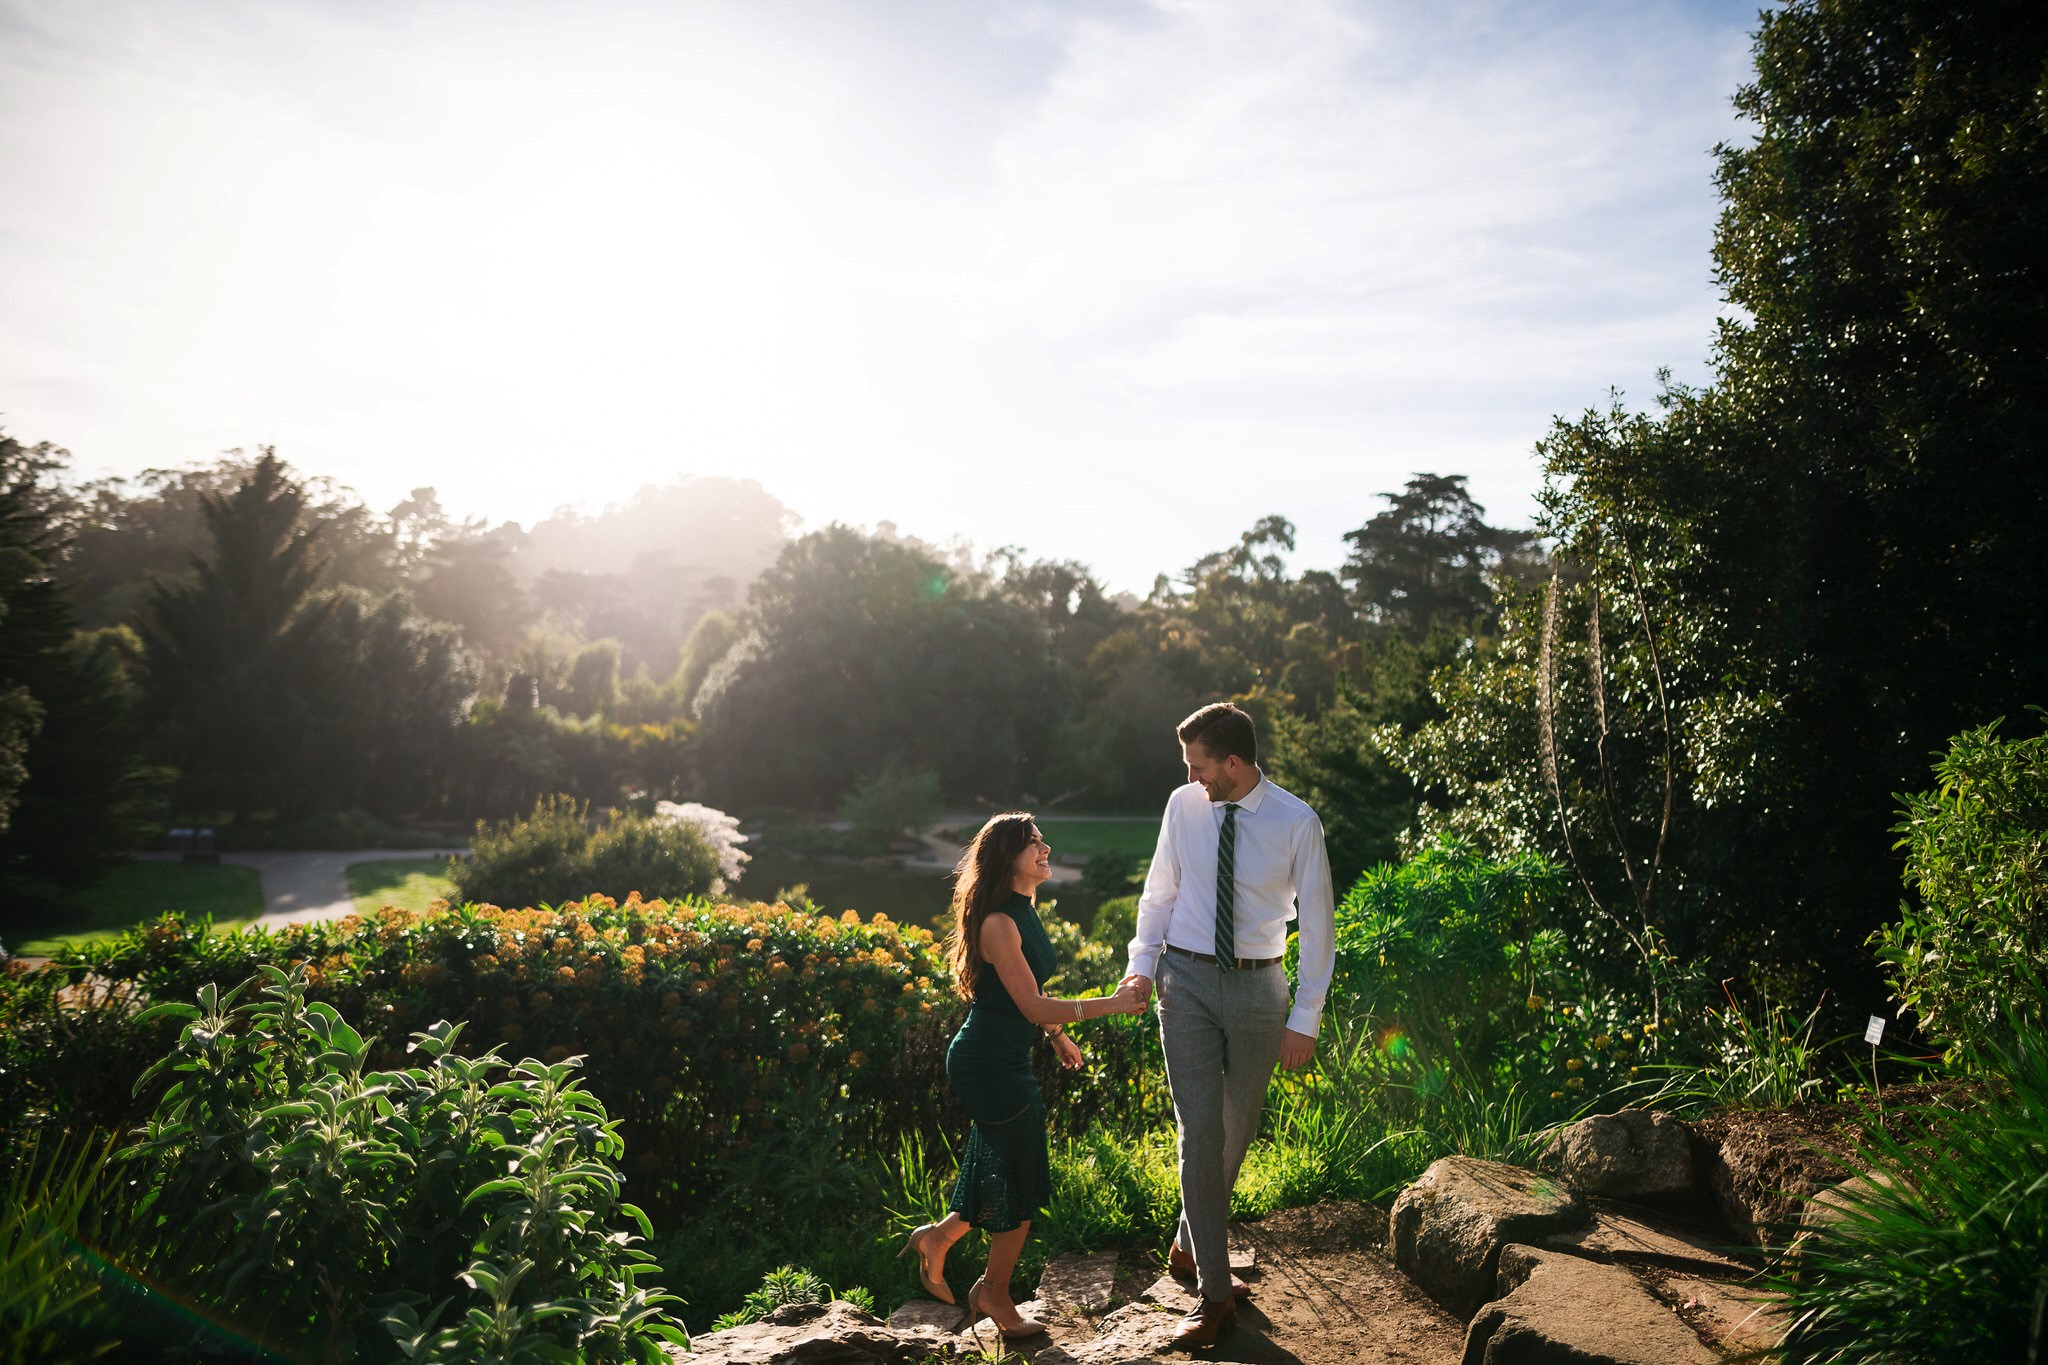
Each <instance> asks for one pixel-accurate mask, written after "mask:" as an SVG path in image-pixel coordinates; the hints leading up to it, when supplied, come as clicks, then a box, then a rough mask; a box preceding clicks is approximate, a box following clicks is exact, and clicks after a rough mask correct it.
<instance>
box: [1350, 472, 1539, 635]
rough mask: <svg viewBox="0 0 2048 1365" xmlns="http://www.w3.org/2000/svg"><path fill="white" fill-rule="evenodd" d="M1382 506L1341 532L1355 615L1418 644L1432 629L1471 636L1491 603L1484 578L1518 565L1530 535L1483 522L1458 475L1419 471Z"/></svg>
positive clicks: (1527, 550)
mask: <svg viewBox="0 0 2048 1365" xmlns="http://www.w3.org/2000/svg"><path fill="white" fill-rule="evenodd" d="M1383 496H1385V498H1386V500H1387V504H1388V505H1387V509H1386V510H1385V511H1383V512H1381V513H1379V514H1378V515H1377V516H1374V517H1373V518H1372V519H1370V520H1369V521H1367V522H1366V523H1365V525H1363V526H1361V527H1359V528H1358V529H1357V530H1355V531H1347V532H1345V535H1344V539H1345V540H1346V541H1348V542H1349V543H1350V545H1351V556H1350V558H1349V559H1347V560H1345V562H1344V567H1343V569H1342V570H1340V571H1339V572H1340V575H1341V576H1342V577H1343V579H1344V580H1345V581H1346V582H1347V583H1349V584H1350V585H1351V592H1352V596H1353V599H1354V601H1355V602H1356V603H1357V605H1358V610H1359V619H1360V621H1361V623H1363V624H1364V625H1366V626H1368V627H1372V628H1379V629H1387V630H1394V631H1399V632H1400V633H1401V634H1403V635H1405V636H1406V637H1407V638H1408V639H1410V640H1413V641H1418V642H1419V641H1421V640H1422V639H1424V638H1425V637H1426V636H1428V635H1429V633H1430V632H1431V631H1432V630H1440V629H1448V630H1452V631H1455V632H1457V633H1459V634H1467V633H1477V632H1478V630H1479V629H1480V628H1481V627H1482V626H1483V625H1484V624H1485V623H1486V621H1487V618H1488V616H1489V615H1490V613H1491V611H1492V607H1493V588H1492V586H1491V584H1490V583H1489V582H1488V578H1489V576H1490V575H1493V574H1496V573H1498V572H1501V571H1502V570H1504V569H1505V570H1509V571H1512V570H1514V569H1515V568H1518V567H1523V566H1522V565H1521V564H1520V563H1519V561H1522V560H1526V559H1527V558H1529V557H1531V556H1532V554H1533V551H1534V548H1535V544H1534V542H1535V537H1534V536H1532V535H1530V534H1528V533H1527V532H1524V531H1503V530H1500V529H1498V528H1496V527H1492V526H1488V525H1487V524H1486V522H1485V520H1484V515H1485V511H1486V509H1485V508H1483V507H1481V506H1480V505H1479V504H1478V503H1475V502H1474V501H1472V495H1471V494H1470V493H1468V492H1467V491H1466V490H1465V476H1464V475H1462V474H1452V475H1448V476H1446V475H1441V474H1418V475H1416V476H1415V477H1414V478H1412V479H1410V480H1409V481H1408V484H1407V486H1406V487H1405V488H1403V489H1402V490H1401V491H1400V492H1399V493H1388V494H1385V495H1383Z"/></svg>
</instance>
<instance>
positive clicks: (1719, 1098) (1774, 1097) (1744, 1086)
mask: <svg viewBox="0 0 2048 1365" xmlns="http://www.w3.org/2000/svg"><path fill="white" fill-rule="evenodd" d="M1709 1015H1710V1017H1711V1019H1712V1031H1711V1033H1710V1034H1709V1036H1708V1037H1707V1039H1706V1040H1705V1042H1706V1047H1705V1052H1706V1057H1705V1060H1704V1061H1702V1062H1701V1063H1700V1064H1698V1065H1697V1066H1693V1067H1685V1068H1679V1069H1678V1070H1677V1071H1676V1072H1675V1074H1674V1082H1673V1089H1674V1092H1675V1095H1674V1097H1675V1098H1678V1099H1682V1100H1687V1101H1691V1102H1695V1103H1698V1102H1704V1103H1706V1104H1707V1105H1709V1106H1711V1107H1714V1108H1726V1107H1734V1108H1739V1109H1789V1108H1792V1107H1794V1106H1797V1105H1802V1104H1808V1103H1811V1102H1812V1101H1813V1100H1815V1099H1817V1098H1818V1097H1819V1096H1820V1094H1821V1092H1822V1091H1823V1090H1824V1089H1825V1088H1826V1087H1827V1085H1828V1079H1829V1078H1828V1075H1827V1072H1826V1069H1825V1068H1824V1067H1823V1065H1822V1054H1823V1052H1824V1051H1825V1050H1827V1049H1828V1048H1830V1047H1831V1046H1834V1045H1836V1044H1839V1043H1841V1042H1844V1041H1846V1039H1829V1040H1825V1041H1823V1042H1820V1043H1816V1042H1815V1041H1814V1032H1815V1030H1816V1029H1817V1028H1818V1027H1819V1025H1820V1016H1821V1007H1820V1006H1819V1005H1815V1006H1814V1007H1813V1009H1812V1011H1811V1012H1810V1013H1808V1014H1807V1015H1806V1017H1805V1018H1803V1019H1800V1018H1797V1017H1796V1016H1794V1015H1793V1013H1792V1011H1791V1010H1789V1009H1787V1008H1785V1007H1784V1006H1783V1005H1780V1004H1778V1003H1777V1002H1776V1001H1774V1000H1771V999H1769V998H1768V997H1766V998H1765V999H1764V1002H1763V1008H1762V1010H1761V1011H1760V1012H1759V1013H1758V1015H1757V1016H1756V1017H1755V1018H1754V1019H1752V1018H1751V1017H1750V1014H1749V1012H1748V1011H1746V1010H1744V1009H1743V1008H1742V1006H1741V1004H1740V1002H1738V1001H1737V1000H1736V999H1735V997H1734V996H1733V995H1730V996H1729V998H1728V1008H1727V1009H1725V1010H1712V1011H1709Z"/></svg>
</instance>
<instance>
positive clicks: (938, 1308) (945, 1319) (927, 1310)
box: [889, 1299, 967, 1332]
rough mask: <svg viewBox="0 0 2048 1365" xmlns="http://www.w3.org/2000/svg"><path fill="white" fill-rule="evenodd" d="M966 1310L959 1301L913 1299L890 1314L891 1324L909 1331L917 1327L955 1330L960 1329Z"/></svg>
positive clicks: (944, 1330) (901, 1330) (940, 1330)
mask: <svg viewBox="0 0 2048 1365" xmlns="http://www.w3.org/2000/svg"><path fill="white" fill-rule="evenodd" d="M966 1311H967V1310H966V1309H965V1308H963V1307H962V1306H961V1305H959V1304H957V1303H940V1302H939V1301H938V1300H937V1299H912V1300H911V1301H910V1302H909V1303H906V1304H904V1305H903V1306H902V1307H901V1308H899V1309H897V1310H896V1311H895V1312H893V1313H891V1314H890V1315H889V1326H890V1327H891V1328H893V1329H894V1330H896V1331H899V1332H907V1331H909V1330H911V1329H912V1328H916V1327H929V1328H932V1329H933V1330H934V1331H939V1332H954V1331H957V1330H958V1329H959V1327H960V1319H961V1318H962V1317H963V1316H964V1315H965V1314H966Z"/></svg>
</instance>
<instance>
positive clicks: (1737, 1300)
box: [1657, 1278, 1792, 1355]
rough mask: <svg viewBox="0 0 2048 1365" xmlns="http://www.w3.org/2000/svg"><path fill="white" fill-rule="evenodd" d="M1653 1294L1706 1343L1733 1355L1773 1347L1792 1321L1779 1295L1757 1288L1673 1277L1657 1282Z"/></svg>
mask: <svg viewBox="0 0 2048 1365" xmlns="http://www.w3.org/2000/svg"><path fill="white" fill-rule="evenodd" d="M1657 1295H1658V1297H1659V1298H1661V1299H1663V1300H1664V1302H1665V1303H1667V1304H1669V1305H1670V1306H1671V1307H1672V1308H1673V1309H1675V1310H1676V1311H1677V1313H1678V1316H1680V1317H1681V1318H1684V1319H1685V1321H1686V1323H1687V1325H1689V1326H1690V1327H1691V1328H1692V1329H1693V1331H1695V1332H1697V1333H1699V1335H1700V1336H1701V1337H1703V1338H1705V1339H1706V1342H1707V1344H1708V1345H1710V1346H1718V1347H1720V1348H1721V1349H1722V1350H1723V1351H1727V1352H1730V1353H1732V1354H1735V1355H1762V1354H1764V1353H1767V1352H1771V1351H1775V1350H1777V1349H1778V1343H1779V1342H1781V1341H1783V1340H1784V1339H1785V1329H1786V1328H1787V1327H1790V1326H1791V1325H1792V1324H1791V1321H1790V1319H1788V1318H1787V1317H1786V1315H1785V1309H1784V1300H1783V1298H1782V1296H1780V1295H1777V1294H1772V1293H1768V1292H1766V1291H1764V1290H1761V1289H1745V1288H1743V1287H1741V1286H1739V1285H1727V1284H1718V1283H1716V1282H1715V1281H1713V1280H1696V1279H1691V1278H1673V1279H1669V1280H1666V1281H1664V1283H1663V1284H1662V1285H1661V1286H1659V1288H1658V1290H1657Z"/></svg>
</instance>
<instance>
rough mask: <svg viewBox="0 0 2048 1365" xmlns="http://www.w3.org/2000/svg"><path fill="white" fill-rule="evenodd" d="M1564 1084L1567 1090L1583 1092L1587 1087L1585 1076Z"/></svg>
mask: <svg viewBox="0 0 2048 1365" xmlns="http://www.w3.org/2000/svg"><path fill="white" fill-rule="evenodd" d="M1564 1084H1565V1089H1567V1090H1583V1089H1584V1088H1585V1085H1586V1078H1585V1077H1584V1076H1574V1077H1572V1078H1571V1079H1570V1080H1568V1081H1566V1082H1565V1083H1564Z"/></svg>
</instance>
